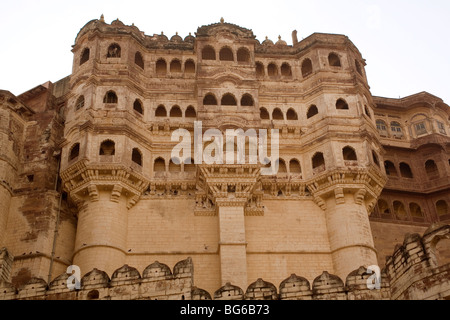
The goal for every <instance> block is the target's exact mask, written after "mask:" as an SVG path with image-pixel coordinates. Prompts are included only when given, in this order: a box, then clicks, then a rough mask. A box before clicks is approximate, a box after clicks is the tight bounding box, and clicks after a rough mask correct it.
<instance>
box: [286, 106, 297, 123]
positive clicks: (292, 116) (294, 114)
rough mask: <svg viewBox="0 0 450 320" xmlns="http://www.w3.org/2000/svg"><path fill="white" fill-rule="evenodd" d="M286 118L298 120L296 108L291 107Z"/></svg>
mask: <svg viewBox="0 0 450 320" xmlns="http://www.w3.org/2000/svg"><path fill="white" fill-rule="evenodd" d="M286 118H287V119H288V120H290V121H294V120H298V115H297V112H295V110H294V109H289V110H288V112H287V113H286Z"/></svg>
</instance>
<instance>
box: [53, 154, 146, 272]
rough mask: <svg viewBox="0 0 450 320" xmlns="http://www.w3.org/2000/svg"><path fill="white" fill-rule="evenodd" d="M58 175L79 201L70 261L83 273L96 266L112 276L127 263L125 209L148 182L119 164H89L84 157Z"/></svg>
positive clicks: (134, 200)
mask: <svg viewBox="0 0 450 320" xmlns="http://www.w3.org/2000/svg"><path fill="white" fill-rule="evenodd" d="M61 177H62V179H63V183H64V186H65V189H66V190H67V192H68V193H69V196H70V198H71V199H72V200H73V201H74V202H75V203H76V204H77V205H78V226H77V235H76V239H75V249H74V256H73V264H74V265H77V266H78V267H80V269H81V274H82V275H84V274H86V273H88V272H90V271H92V270H93V269H94V268H96V269H98V270H101V271H105V272H106V273H108V274H109V275H110V276H111V275H112V274H113V272H114V271H115V270H117V269H118V268H120V267H122V266H123V265H124V264H126V256H127V247H126V246H127V235H128V210H129V209H130V208H132V207H133V206H134V205H135V204H136V203H137V202H138V201H139V199H140V196H141V195H142V193H143V192H144V190H146V189H147V187H148V185H149V182H148V181H147V180H146V179H145V177H143V176H142V175H140V174H138V173H136V172H133V171H132V170H131V169H130V168H128V167H125V166H122V165H120V164H108V165H103V164H93V165H88V163H87V161H85V160H82V161H79V162H77V163H75V164H73V165H72V166H71V167H69V168H68V169H66V170H64V171H63V172H62V174H61Z"/></svg>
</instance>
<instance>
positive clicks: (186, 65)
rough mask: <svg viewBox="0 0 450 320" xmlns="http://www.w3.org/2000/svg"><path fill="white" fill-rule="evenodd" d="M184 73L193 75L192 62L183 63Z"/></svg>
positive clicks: (193, 65) (193, 66) (193, 63)
mask: <svg viewBox="0 0 450 320" xmlns="http://www.w3.org/2000/svg"><path fill="white" fill-rule="evenodd" d="M184 72H185V73H195V62H194V61H192V60H187V61H186V62H185V63H184Z"/></svg>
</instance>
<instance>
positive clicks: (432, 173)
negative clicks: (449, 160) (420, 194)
mask: <svg viewBox="0 0 450 320" xmlns="http://www.w3.org/2000/svg"><path fill="white" fill-rule="evenodd" d="M425 171H426V172H427V175H428V179H430V180H434V179H437V178H439V170H438V167H437V165H436V162H434V160H428V161H427V162H425Z"/></svg>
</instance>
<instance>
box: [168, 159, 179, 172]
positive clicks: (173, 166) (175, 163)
mask: <svg viewBox="0 0 450 320" xmlns="http://www.w3.org/2000/svg"><path fill="white" fill-rule="evenodd" d="M169 172H170V173H179V172H181V161H180V159H178V158H172V159H170V163H169Z"/></svg>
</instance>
